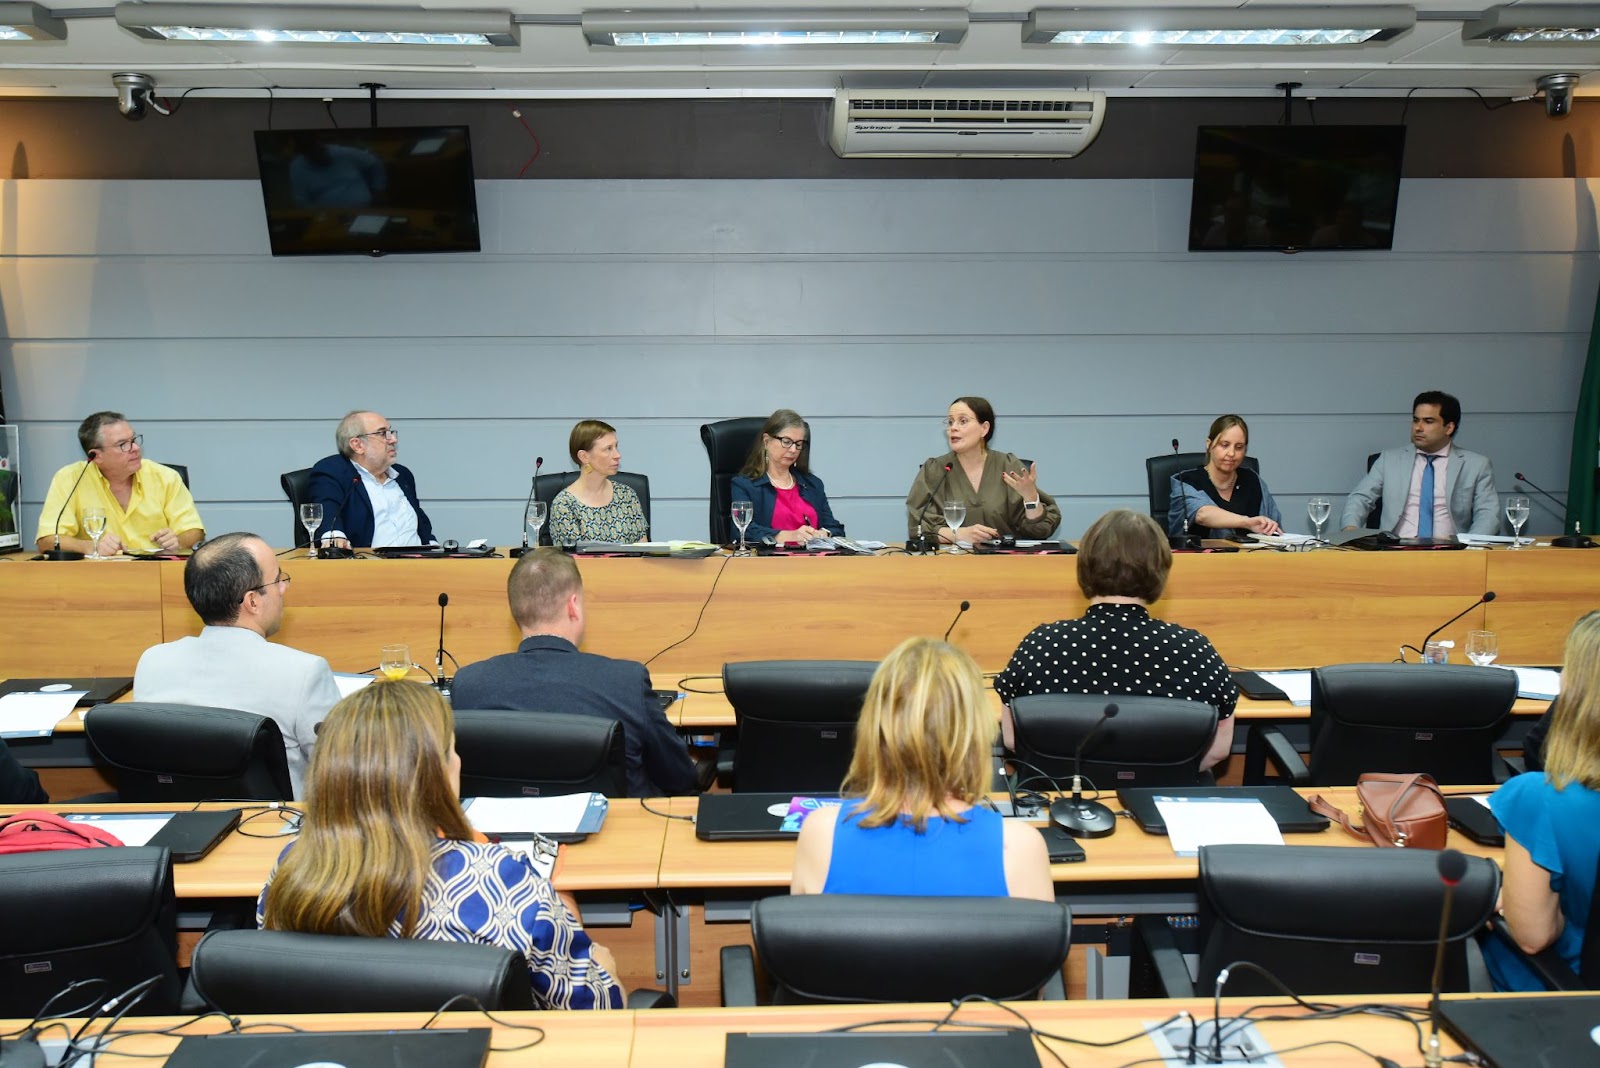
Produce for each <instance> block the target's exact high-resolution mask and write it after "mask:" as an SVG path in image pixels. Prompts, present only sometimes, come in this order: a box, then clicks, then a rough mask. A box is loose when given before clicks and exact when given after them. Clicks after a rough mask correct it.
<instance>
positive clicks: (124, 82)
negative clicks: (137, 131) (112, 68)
mask: <svg viewBox="0 0 1600 1068" xmlns="http://www.w3.org/2000/svg"><path fill="white" fill-rule="evenodd" d="M111 84H112V85H114V86H116V87H117V110H118V111H120V112H122V117H123V118H125V119H127V120H128V121H129V122H138V121H139V120H140V119H142V118H144V117H145V113H146V112H148V111H159V112H160V113H161V114H163V115H170V114H172V112H171V111H169V110H168V109H166V108H164V107H162V106H161V105H160V104H159V103H157V102H156V95H155V90H156V80H155V79H154V78H152V77H150V75H148V74H136V73H134V72H132V71H123V72H122V73H119V74H113V75H112V76H111Z"/></svg>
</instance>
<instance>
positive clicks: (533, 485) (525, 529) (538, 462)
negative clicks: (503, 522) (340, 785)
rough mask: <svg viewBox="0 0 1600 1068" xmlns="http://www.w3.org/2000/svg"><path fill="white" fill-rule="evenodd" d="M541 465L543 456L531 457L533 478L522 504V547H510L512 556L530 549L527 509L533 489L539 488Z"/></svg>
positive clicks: (529, 506)
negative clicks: (525, 500) (526, 497)
mask: <svg viewBox="0 0 1600 1068" xmlns="http://www.w3.org/2000/svg"><path fill="white" fill-rule="evenodd" d="M543 466H544V457H543V456H535V457H534V458H533V479H532V480H531V481H530V482H529V483H528V500H527V502H526V503H524V504H523V506H522V548H520V549H512V550H511V555H512V556H522V555H523V554H524V553H527V552H530V551H531V550H530V549H529V548H528V509H529V508H532V507H533V495H534V491H535V490H537V489H538V488H539V468H541V467H543ZM546 518H548V517H546ZM534 548H535V549H537V548H538V546H537V545H535V546H534Z"/></svg>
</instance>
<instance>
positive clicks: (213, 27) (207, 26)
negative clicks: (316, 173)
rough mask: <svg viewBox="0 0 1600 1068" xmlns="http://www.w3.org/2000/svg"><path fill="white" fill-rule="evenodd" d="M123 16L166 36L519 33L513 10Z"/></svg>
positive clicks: (457, 44)
mask: <svg viewBox="0 0 1600 1068" xmlns="http://www.w3.org/2000/svg"><path fill="white" fill-rule="evenodd" d="M116 19H117V24H118V25H120V26H121V27H123V28H124V29H126V30H128V31H130V32H132V33H135V34H137V35H138V36H140V37H146V38H150V39H152V40H158V41H204V42H210V43H231V44H335V45H381V46H391V47H392V46H402V47H415V46H422V47H434V48H488V47H500V48H509V47H516V45H517V44H518V40H519V38H518V33H517V27H516V26H514V25H513V24H512V22H511V15H510V13H509V12H505V11H453V10H429V11H425V10H423V9H421V8H409V7H352V6H318V7H303V6H298V5H281V6H280V5H272V4H259V5H258V4H248V5H247V4H173V3H155V4H133V3H122V4H118V5H117V6H116Z"/></svg>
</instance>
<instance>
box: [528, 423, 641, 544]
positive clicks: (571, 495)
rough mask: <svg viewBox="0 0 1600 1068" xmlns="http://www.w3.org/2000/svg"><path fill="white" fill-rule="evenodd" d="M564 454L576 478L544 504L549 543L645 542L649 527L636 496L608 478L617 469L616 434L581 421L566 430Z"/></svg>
mask: <svg viewBox="0 0 1600 1068" xmlns="http://www.w3.org/2000/svg"><path fill="white" fill-rule="evenodd" d="M567 452H568V453H569V454H571V456H572V462H573V463H575V464H577V465H578V477H577V480H576V481H574V482H573V483H572V485H570V486H568V487H567V488H566V489H564V490H562V491H561V492H560V493H558V494H556V497H555V500H553V501H551V502H550V540H551V542H552V543H553V544H556V545H574V544H576V543H578V542H580V541H619V542H635V541H643V540H644V539H645V538H646V537H648V536H649V534H650V524H649V522H648V521H646V519H645V517H644V508H643V507H642V506H641V505H640V504H639V495H638V494H636V493H634V492H633V490H631V489H629V488H628V487H627V486H624V485H623V484H622V483H620V482H615V481H613V480H612V478H611V476H612V475H614V474H616V473H617V472H618V471H620V470H621V469H622V450H621V449H619V448H618V447H617V428H616V427H614V426H612V425H611V424H610V423H602V422H601V421H600V420H598V419H585V420H583V421H582V422H580V423H579V424H578V425H577V426H575V427H573V428H572V435H571V436H570V437H569V438H568V439H567Z"/></svg>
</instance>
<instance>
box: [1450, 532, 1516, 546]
mask: <svg viewBox="0 0 1600 1068" xmlns="http://www.w3.org/2000/svg"><path fill="white" fill-rule="evenodd" d="M1456 541H1459V542H1460V543H1461V544H1462V545H1532V544H1533V539H1532V538H1513V537H1512V536H1511V535H1510V534H1463V533H1461V532H1460V531H1456Z"/></svg>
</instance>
